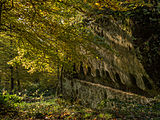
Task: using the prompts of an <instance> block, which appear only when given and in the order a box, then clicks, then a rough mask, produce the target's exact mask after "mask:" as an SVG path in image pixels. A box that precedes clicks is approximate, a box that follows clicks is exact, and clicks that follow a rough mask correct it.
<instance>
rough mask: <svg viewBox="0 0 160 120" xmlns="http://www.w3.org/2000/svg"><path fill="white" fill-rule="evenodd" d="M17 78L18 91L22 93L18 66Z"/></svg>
mask: <svg viewBox="0 0 160 120" xmlns="http://www.w3.org/2000/svg"><path fill="white" fill-rule="evenodd" d="M16 78H17V86H18V91H20V89H21V84H20V80H19V74H18V66H16Z"/></svg>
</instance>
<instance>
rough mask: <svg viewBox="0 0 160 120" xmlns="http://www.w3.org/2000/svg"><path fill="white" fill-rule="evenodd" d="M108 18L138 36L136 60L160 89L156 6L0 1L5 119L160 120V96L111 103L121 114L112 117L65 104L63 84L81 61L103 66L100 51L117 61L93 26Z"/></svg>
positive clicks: (0, 94) (97, 0)
mask: <svg viewBox="0 0 160 120" xmlns="http://www.w3.org/2000/svg"><path fill="white" fill-rule="evenodd" d="M103 17H107V18H109V19H111V20H113V21H118V20H121V21H122V23H121V24H123V30H124V31H126V32H127V33H129V34H132V35H133V42H134V44H135V46H134V47H135V49H136V48H139V50H138V51H137V57H138V58H139V60H140V61H141V62H142V64H144V67H145V69H146V72H147V73H148V74H149V75H150V76H151V77H152V78H154V83H155V84H156V85H157V86H156V87H157V90H159V88H160V77H159V69H160V65H159V60H160V47H159V46H160V35H159V33H160V29H159V28H160V2H159V1H158V0H0V118H1V119H4V120H5V119H24V118H26V119H80V118H83V119H117V118H122V119H124V118H126V119H133V118H134V119H151V118H156V119H158V118H160V113H159V112H158V110H159V109H160V104H159V96H158V95H157V94H156V95H157V96H154V98H153V99H154V100H153V101H152V103H149V104H148V105H140V104H135V103H123V102H119V101H118V100H116V101H115V100H110V101H114V102H115V103H116V105H117V107H115V108H114V109H112V110H106V112H104V111H101V109H100V108H103V106H104V104H105V103H106V101H102V104H101V105H100V107H99V108H97V109H95V110H93V109H90V108H86V107H82V105H81V104H80V102H78V101H74V102H73V101H72V100H71V101H70V102H68V101H64V100H63V99H61V98H62V97H63V95H62V94H60V91H57V90H58V89H59V86H60V83H61V82H62V79H63V78H64V77H67V78H69V79H71V78H73V77H74V76H75V75H76V74H75V69H80V68H81V67H80V66H81V64H82V61H87V60H88V59H92V58H96V59H99V60H103V58H102V57H101V56H100V55H99V54H98V53H97V52H96V51H95V46H99V45H102V46H105V48H106V49H108V50H110V51H112V52H113V54H116V51H114V50H113V49H112V48H111V46H110V45H106V43H103V39H104V38H103V36H101V35H100V34H95V33H93V32H92V29H91V27H90V25H91V24H92V23H93V22H96V21H97V20H100V19H102V18H103ZM130 21H132V22H130ZM139 24H140V25H141V26H138V25H139ZM145 26H147V27H148V26H149V28H147V27H145ZM144 29H145V30H146V32H142V31H144ZM150 36H151V37H150ZM136 38H140V39H136ZM141 38H142V39H141ZM75 63H76V67H75ZM60 81H61V82H60ZM148 87H151V86H149V85H148ZM119 106H120V107H119ZM127 106H128V107H127ZM118 108H119V109H118ZM120 108H121V109H120ZM128 109H130V112H129V113H127V114H126V111H127V110H128ZM117 111H119V112H117ZM144 113H145V114H144Z"/></svg>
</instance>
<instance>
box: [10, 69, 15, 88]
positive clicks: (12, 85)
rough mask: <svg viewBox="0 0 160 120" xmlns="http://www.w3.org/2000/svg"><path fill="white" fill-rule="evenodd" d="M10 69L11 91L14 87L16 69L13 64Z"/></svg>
mask: <svg viewBox="0 0 160 120" xmlns="http://www.w3.org/2000/svg"><path fill="white" fill-rule="evenodd" d="M10 71H11V91H12V90H13V89H14V77H13V73H14V70H13V67H12V66H11V67H10Z"/></svg>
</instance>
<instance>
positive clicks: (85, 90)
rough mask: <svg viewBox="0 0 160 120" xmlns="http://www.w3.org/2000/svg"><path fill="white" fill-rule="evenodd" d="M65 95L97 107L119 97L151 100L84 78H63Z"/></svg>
mask: <svg viewBox="0 0 160 120" xmlns="http://www.w3.org/2000/svg"><path fill="white" fill-rule="evenodd" d="M62 88H63V96H64V97H65V98H69V99H73V100H79V101H80V102H81V103H82V104H83V105H87V106H89V107H91V108H97V107H98V105H99V104H100V103H101V102H102V101H104V100H106V99H118V100H121V101H124V102H125V101H126V102H136V103H141V104H146V103H148V102H149V101H150V100H149V99H148V98H146V97H142V96H139V95H136V94H133V93H128V92H123V91H121V90H116V89H113V88H111V87H107V86H103V85H100V84H95V83H91V82H86V81H82V80H77V79H73V80H69V79H66V78H65V79H64V80H63V87H62Z"/></svg>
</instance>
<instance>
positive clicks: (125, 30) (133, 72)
mask: <svg viewBox="0 0 160 120" xmlns="http://www.w3.org/2000/svg"><path fill="white" fill-rule="evenodd" d="M144 18H145V17H144ZM137 19H138V18H137ZM139 19H142V18H139ZM148 19H149V18H148ZM126 22H128V24H130V25H131V26H129V27H126V26H124V25H123V23H122V20H114V19H112V18H109V17H104V16H103V17H102V18H100V19H97V20H96V21H94V22H92V23H91V24H90V28H91V30H92V31H93V33H94V34H95V40H94V45H95V51H96V53H97V55H98V57H97V58H95V59H93V58H92V59H90V58H89V59H88V61H84V62H83V64H81V66H80V69H79V71H78V72H79V79H82V80H86V81H90V82H93V83H99V84H102V85H105V86H110V87H113V88H116V89H121V90H123V91H129V92H133V93H137V94H141V95H145V96H149V97H152V96H155V95H157V94H159V85H158V84H159V81H160V80H159V75H158V74H160V71H159V70H158V69H159V64H158V61H159V60H160V59H159V58H160V55H159V53H158V50H159V49H158V45H159V42H160V41H159V42H158V37H156V40H155V37H154V34H155V33H154V30H150V29H147V28H148V27H149V26H151V24H150V23H149V24H147V21H145V23H146V24H145V27H143V26H142V25H141V24H142V23H141V22H137V21H136V19H135V18H134V20H133V19H127V20H126ZM137 26H139V27H137ZM153 26H154V25H153ZM154 27H155V26H154ZM145 28H146V29H145ZM152 29H155V28H152ZM148 32H149V33H148ZM151 32H152V33H151ZM147 33H148V34H147ZM145 34H146V36H145ZM96 37H98V38H96ZM153 38H154V41H155V42H156V41H157V42H158V44H155V42H153V41H152V40H153ZM151 41H152V42H151ZM146 42H148V44H150V45H149V46H150V47H149V46H148V47H149V48H148V47H147V45H146V44H147V43H146ZM152 43H153V44H152ZM145 45H146V46H145ZM155 46H156V47H155ZM146 49H149V50H148V51H146ZM155 49H156V50H157V53H153V51H154V50H155ZM148 53H150V56H149V54H148ZM150 61H151V62H150ZM151 70H153V71H154V73H153V72H152V71H151Z"/></svg>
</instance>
